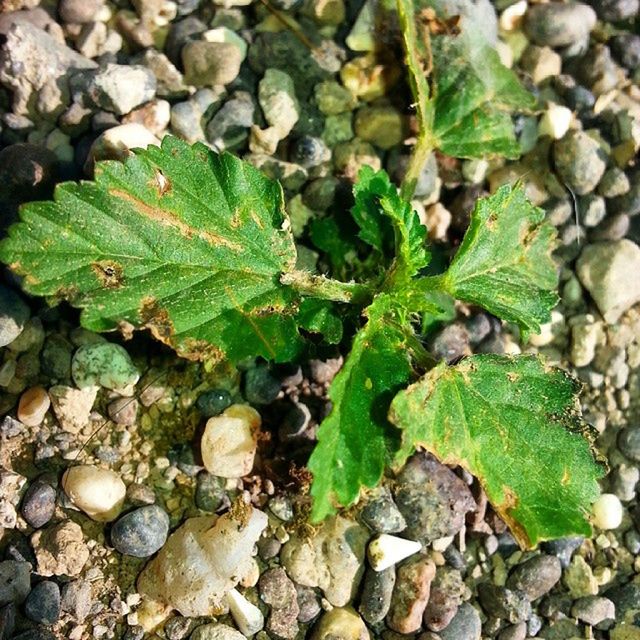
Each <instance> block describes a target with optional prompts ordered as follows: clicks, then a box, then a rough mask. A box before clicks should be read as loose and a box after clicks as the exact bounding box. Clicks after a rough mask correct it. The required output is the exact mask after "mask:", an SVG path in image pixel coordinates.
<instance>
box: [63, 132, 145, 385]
mask: <svg viewBox="0 0 640 640" xmlns="http://www.w3.org/2000/svg"><path fill="white" fill-rule="evenodd" d="M128 126H131V125H128ZM71 375H72V376H73V381H74V382H75V383H76V386H77V387H78V388H80V389H83V388H84V387H93V386H100V387H105V388H106V389H113V390H115V391H117V390H122V389H126V388H127V387H129V386H131V385H134V384H135V383H136V382H138V379H139V378H140V374H139V372H138V370H137V369H136V367H135V366H134V364H133V362H132V361H131V358H130V357H129V354H128V353H127V352H126V350H125V349H124V348H123V347H121V346H120V345H119V344H113V343H111V342H104V343H94V344H87V345H84V346H82V347H80V348H79V349H78V350H77V351H76V353H75V355H74V356H73V361H72V362H71Z"/></svg>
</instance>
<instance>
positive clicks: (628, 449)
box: [618, 427, 640, 462]
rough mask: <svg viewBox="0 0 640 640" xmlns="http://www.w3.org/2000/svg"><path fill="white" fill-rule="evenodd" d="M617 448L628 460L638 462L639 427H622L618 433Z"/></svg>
mask: <svg viewBox="0 0 640 640" xmlns="http://www.w3.org/2000/svg"><path fill="white" fill-rule="evenodd" d="M618 448H619V449H620V451H621V452H622V453H623V455H625V456H626V457H627V458H629V459H630V460H633V461H634V462H640V428H639V427H625V428H624V429H622V430H621V431H620V433H619V434H618Z"/></svg>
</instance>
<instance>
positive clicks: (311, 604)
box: [296, 584, 322, 624]
mask: <svg viewBox="0 0 640 640" xmlns="http://www.w3.org/2000/svg"><path fill="white" fill-rule="evenodd" d="M296 593H297V594H298V607H299V608H300V613H298V621H299V622H302V624H308V623H309V622H311V621H312V620H314V619H315V618H316V617H317V616H318V614H319V613H320V611H322V607H321V606H320V601H319V598H318V596H317V595H316V592H315V591H314V590H313V589H312V588H311V587H303V586H302V585H299V584H297V585H296Z"/></svg>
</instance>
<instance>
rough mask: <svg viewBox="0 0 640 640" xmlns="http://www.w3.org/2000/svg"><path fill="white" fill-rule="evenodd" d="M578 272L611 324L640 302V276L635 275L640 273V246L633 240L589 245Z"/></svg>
mask: <svg viewBox="0 0 640 640" xmlns="http://www.w3.org/2000/svg"><path fill="white" fill-rule="evenodd" d="M577 273H578V277H579V278H580V281H581V283H582V285H583V286H584V287H585V288H586V289H587V290H588V291H589V293H590V294H591V297H592V298H593V299H594V301H595V303H596V304H597V305H598V309H599V310H600V313H602V316H603V317H604V319H605V321H606V322H607V323H609V324H613V323H615V322H616V321H617V320H618V319H619V318H620V316H621V315H622V314H623V313H624V312H625V311H626V310H627V309H629V308H630V307H631V306H633V305H634V304H635V303H636V302H638V301H640V278H637V277H635V274H637V273H640V247H638V245H636V244H635V243H633V242H631V240H626V239H623V240H618V241H615V242H599V243H596V244H592V245H588V246H586V247H585V248H584V249H583V251H582V254H581V255H580V257H579V258H578V262H577Z"/></svg>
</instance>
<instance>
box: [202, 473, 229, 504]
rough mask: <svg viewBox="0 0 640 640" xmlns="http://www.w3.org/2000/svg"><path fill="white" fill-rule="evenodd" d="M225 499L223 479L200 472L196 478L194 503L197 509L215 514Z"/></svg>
mask: <svg viewBox="0 0 640 640" xmlns="http://www.w3.org/2000/svg"><path fill="white" fill-rule="evenodd" d="M225 497H226V493H225V490H224V479H223V478H219V477H218V476H214V475H212V474H210V473H209V472H207V471H202V472H200V473H199V474H198V476H197V478H196V492H195V503H196V506H197V507H198V509H202V510H203V511H210V512H212V513H213V512H215V511H217V510H218V509H219V508H220V506H221V505H222V504H223V502H224V500H225Z"/></svg>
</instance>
